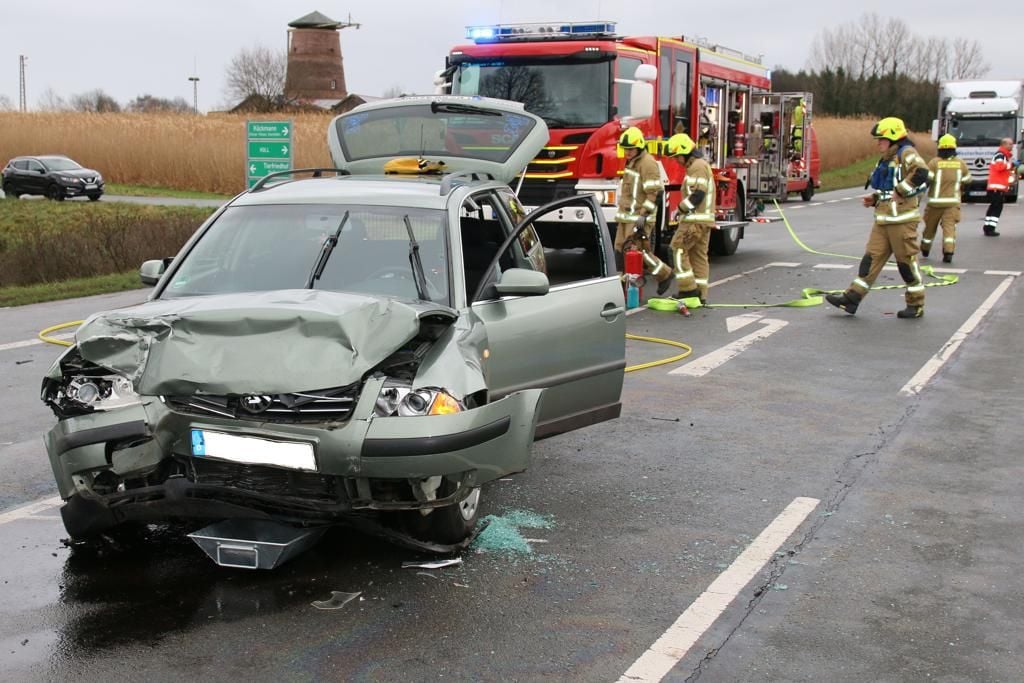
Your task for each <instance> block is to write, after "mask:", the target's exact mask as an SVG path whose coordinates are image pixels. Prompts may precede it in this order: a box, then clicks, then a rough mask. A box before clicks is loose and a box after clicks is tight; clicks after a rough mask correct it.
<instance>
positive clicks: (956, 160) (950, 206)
mask: <svg viewBox="0 0 1024 683" xmlns="http://www.w3.org/2000/svg"><path fill="white" fill-rule="evenodd" d="M970 182H971V170H970V169H969V168H968V167H967V164H966V163H965V162H964V160H963V159H961V158H960V157H958V156H957V155H956V138H955V137H953V136H952V135H949V134H948V133H947V134H946V135H943V136H942V137H941V138H939V155H938V156H937V157H935V158H934V159H932V160H931V161H929V162H928V184H929V185H930V186H931V189H929V190H928V205H927V206H926V207H925V209H924V234H923V235H922V236H921V255H922V256H927V255H928V253H929V252H930V251H931V249H932V240H933V239H934V238H935V231H936V229H937V228H938V227H939V225H941V226H942V260H943V261H944V262H946V263H952V262H953V252H954V251H955V250H956V224H957V223H959V222H960V193H961V192H962V191H963V188H964V186H965V185H967V184H969V183H970Z"/></svg>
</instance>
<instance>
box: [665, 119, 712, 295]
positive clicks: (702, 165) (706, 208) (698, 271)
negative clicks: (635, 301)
mask: <svg viewBox="0 0 1024 683" xmlns="http://www.w3.org/2000/svg"><path fill="white" fill-rule="evenodd" d="M666 152H667V154H668V155H669V156H670V157H672V158H674V159H675V160H676V162H677V163H678V164H679V165H680V166H682V167H683V170H684V171H685V173H686V176H685V177H684V178H683V188H682V189H683V193H682V194H683V200H682V201H680V202H679V208H678V210H677V212H676V219H677V220H678V221H679V227H678V228H676V233H675V235H673V236H672V242H671V244H670V246H671V248H672V259H673V261H674V263H675V273H676V282H677V283H678V285H679V297H680V298H690V297H698V298H699V299H700V302H701V304H706V303H707V295H708V277H709V276H710V274H711V268H710V266H709V264H708V242H709V241H710V240H711V231H712V230H714V228H715V176H714V172H713V171H712V170H711V166H710V165H709V164H708V162H707V161H705V160H704V158H703V155H702V154H701V153H700V150H698V149H697V145H696V144H694V142H693V139H692V138H690V136H689V135H687V134H685V133H680V134H678V135H673V136H672V137H670V138H669V139H668V143H667V146H666Z"/></svg>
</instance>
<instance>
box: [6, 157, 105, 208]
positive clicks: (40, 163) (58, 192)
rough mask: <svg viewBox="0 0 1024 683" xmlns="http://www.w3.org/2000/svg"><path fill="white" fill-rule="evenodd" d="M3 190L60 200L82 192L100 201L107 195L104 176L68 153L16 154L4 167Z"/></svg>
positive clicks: (13, 197)
mask: <svg viewBox="0 0 1024 683" xmlns="http://www.w3.org/2000/svg"><path fill="white" fill-rule="evenodd" d="M3 190H4V194H5V195H6V196H7V197H10V198H12V199H17V198H18V197H20V196H21V195H23V194H38V195H44V196H45V197H47V198H48V199H54V200H56V201H59V202H62V201H64V199H65V198H67V197H81V196H86V197H88V198H89V200H90V201H96V200H97V199H99V198H100V197H101V196H102V195H103V176H101V175H100V173H99V171H94V170H92V169H91V168H82V166H80V165H79V164H78V162H76V161H72V160H71V159H69V158H67V157H66V156H60V155H46V156H37V157H15V158H13V159H11V160H10V161H8V162H7V166H6V167H4V170H3Z"/></svg>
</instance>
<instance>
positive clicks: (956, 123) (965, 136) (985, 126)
mask: <svg viewBox="0 0 1024 683" xmlns="http://www.w3.org/2000/svg"><path fill="white" fill-rule="evenodd" d="M1013 128H1014V119H1012V118H1009V117H1007V118H1005V119H954V120H953V122H952V124H951V126H950V131H949V132H950V133H952V134H953V136H954V137H955V138H956V142H957V144H958V145H960V146H961V147H980V146H989V145H991V146H995V145H998V144H999V141H1000V140H1002V139H1003V138H1010V139H1011V140H1012V139H1013V138H1014V134H1013Z"/></svg>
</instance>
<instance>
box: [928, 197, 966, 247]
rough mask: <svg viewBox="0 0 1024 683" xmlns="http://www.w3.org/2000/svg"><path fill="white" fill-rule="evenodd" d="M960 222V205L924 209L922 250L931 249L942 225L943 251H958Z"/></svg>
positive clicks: (930, 206)
mask: <svg viewBox="0 0 1024 683" xmlns="http://www.w3.org/2000/svg"><path fill="white" fill-rule="evenodd" d="M959 222H960V206H959V205H953V206H932V205H930V204H929V205H928V206H927V207H925V210H924V232H923V233H922V235H921V250H922V251H931V248H932V241H933V240H934V239H935V232H936V230H938V228H939V226H942V253H943V254H952V253H953V252H954V251H956V224H957V223H959Z"/></svg>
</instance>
